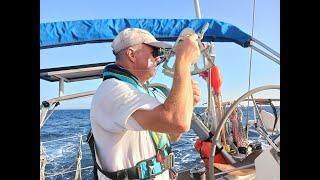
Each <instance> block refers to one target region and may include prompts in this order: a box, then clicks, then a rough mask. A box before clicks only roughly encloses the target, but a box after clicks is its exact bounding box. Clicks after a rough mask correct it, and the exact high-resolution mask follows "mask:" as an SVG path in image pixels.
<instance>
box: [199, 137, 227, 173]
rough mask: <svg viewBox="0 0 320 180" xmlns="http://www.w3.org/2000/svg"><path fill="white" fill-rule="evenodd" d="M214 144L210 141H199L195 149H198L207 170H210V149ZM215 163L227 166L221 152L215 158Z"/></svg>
mask: <svg viewBox="0 0 320 180" xmlns="http://www.w3.org/2000/svg"><path fill="white" fill-rule="evenodd" d="M211 144H212V142H210V141H202V140H200V139H197V140H196V142H195V144H194V147H195V148H196V150H197V152H198V153H200V157H201V159H202V160H203V161H204V164H205V166H206V168H209V157H210V152H211V151H210V148H211ZM214 162H215V163H220V164H227V162H226V160H225V159H224V157H223V155H222V154H221V152H218V153H216V154H215V156H214Z"/></svg>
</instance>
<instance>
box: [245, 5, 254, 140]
mask: <svg viewBox="0 0 320 180" xmlns="http://www.w3.org/2000/svg"><path fill="white" fill-rule="evenodd" d="M255 5H256V0H253V8H252V27H251V37H253V32H254V31H253V30H254V17H255ZM249 62H250V63H249V83H248V92H249V91H250V89H251V66H252V46H250V61H249ZM248 120H249V101H248V105H247V119H246V129H245V130H246V138H248Z"/></svg>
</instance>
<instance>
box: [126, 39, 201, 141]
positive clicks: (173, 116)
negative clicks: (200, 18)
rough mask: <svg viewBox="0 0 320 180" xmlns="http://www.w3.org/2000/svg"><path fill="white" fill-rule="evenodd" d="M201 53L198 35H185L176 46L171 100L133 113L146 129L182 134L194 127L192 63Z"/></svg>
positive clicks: (168, 99) (169, 96) (168, 98)
mask: <svg viewBox="0 0 320 180" xmlns="http://www.w3.org/2000/svg"><path fill="white" fill-rule="evenodd" d="M199 55H200V51H199V47H198V44H197V41H196V37H195V36H190V37H187V38H185V39H184V40H183V41H182V42H181V43H179V44H178V45H177V46H176V61H175V72H174V78H173V84H172V88H171V91H170V93H169V95H168V97H167V99H166V100H165V102H164V103H163V104H161V105H159V106H157V107H155V108H154V109H152V110H137V111H135V112H134V113H133V114H132V116H133V118H134V119H136V121H137V122H138V123H139V124H140V125H141V126H142V127H143V128H144V129H147V130H152V131H157V132H164V133H169V134H170V133H171V134H172V137H180V136H181V135H177V134H179V133H183V132H187V131H188V130H189V129H190V124H191V117H192V112H193V90H192V83H191V74H190V68H191V67H190V66H191V65H192V64H194V63H195V62H196V60H197V58H198V56H199ZM173 134H176V135H173Z"/></svg>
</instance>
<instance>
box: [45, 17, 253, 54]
mask: <svg viewBox="0 0 320 180" xmlns="http://www.w3.org/2000/svg"><path fill="white" fill-rule="evenodd" d="M207 22H208V23H209V28H208V30H207V31H206V33H205V34H204V37H203V40H202V41H204V42H210V41H213V42H234V43H236V44H238V45H240V46H242V47H248V46H249V44H250V43H249V42H250V40H251V36H250V35H248V34H246V33H244V32H243V31H241V30H240V29H239V28H237V27H236V26H234V25H231V24H228V23H225V22H222V21H217V20H214V19H100V20H78V21H62V22H52V23H41V24H40V48H41V49H46V48H54V47H61V46H72V45H77V44H85V43H99V42H112V40H113V39H114V38H115V37H116V35H117V34H118V33H119V32H121V31H122V30H123V29H125V28H129V27H136V28H142V29H146V30H148V31H149V32H151V33H152V34H153V35H154V36H155V37H156V39H158V40H159V41H169V42H170V41H176V39H177V38H178V36H179V34H180V32H181V31H182V30H183V29H184V28H187V27H190V28H193V29H194V30H195V32H199V31H200V30H201V28H202V27H203V25H204V24H205V23H207Z"/></svg>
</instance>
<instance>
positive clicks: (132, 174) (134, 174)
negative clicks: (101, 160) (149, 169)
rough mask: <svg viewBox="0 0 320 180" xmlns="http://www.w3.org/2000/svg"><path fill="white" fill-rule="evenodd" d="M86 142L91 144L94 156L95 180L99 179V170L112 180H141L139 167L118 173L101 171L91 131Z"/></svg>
mask: <svg viewBox="0 0 320 180" xmlns="http://www.w3.org/2000/svg"><path fill="white" fill-rule="evenodd" d="M86 141H87V142H88V144H89V147H90V151H91V155H92V160H93V162H94V167H93V174H94V179H95V180H97V179H98V173H97V170H99V171H100V172H101V173H102V174H104V175H105V176H107V177H108V178H110V179H127V178H129V179H139V177H140V176H139V170H138V168H137V167H132V168H128V169H123V170H120V171H116V172H108V171H104V170H103V169H101V167H100V166H99V165H98V163H97V160H96V153H95V143H94V137H93V134H92V132H91V129H90V131H89V133H88V135H87V140H86Z"/></svg>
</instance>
